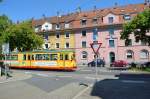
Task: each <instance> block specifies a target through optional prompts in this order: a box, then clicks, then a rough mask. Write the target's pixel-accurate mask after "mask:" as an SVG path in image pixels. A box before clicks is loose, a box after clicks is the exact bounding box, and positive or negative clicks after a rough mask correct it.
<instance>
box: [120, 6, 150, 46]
mask: <svg viewBox="0 0 150 99" xmlns="http://www.w3.org/2000/svg"><path fill="white" fill-rule="evenodd" d="M149 33H150V9H146V10H145V11H143V12H142V13H140V14H138V15H137V16H136V17H135V18H134V19H133V20H132V21H130V22H128V23H125V24H124V25H123V31H122V32H121V39H125V40H126V42H127V43H128V41H129V35H130V34H134V36H135V40H136V42H139V41H142V42H145V43H147V44H148V45H149V46H150V35H149Z"/></svg>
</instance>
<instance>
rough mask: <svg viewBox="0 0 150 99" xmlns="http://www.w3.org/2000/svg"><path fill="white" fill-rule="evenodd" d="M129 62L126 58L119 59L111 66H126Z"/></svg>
mask: <svg viewBox="0 0 150 99" xmlns="http://www.w3.org/2000/svg"><path fill="white" fill-rule="evenodd" d="M127 65H128V63H127V62H126V61H124V60H117V61H114V62H113V63H111V64H110V66H111V67H126V66H127Z"/></svg>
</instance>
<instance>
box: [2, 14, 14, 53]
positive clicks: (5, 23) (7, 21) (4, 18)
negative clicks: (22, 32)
mask: <svg viewBox="0 0 150 99" xmlns="http://www.w3.org/2000/svg"><path fill="white" fill-rule="evenodd" d="M10 25H12V22H11V20H10V19H9V18H8V17H7V16H6V15H1V16H0V53H1V51H2V47H1V46H2V44H3V43H4V37H3V34H4V33H5V32H6V29H7V28H8V27H9V26H10Z"/></svg>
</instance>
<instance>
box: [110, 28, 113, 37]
mask: <svg viewBox="0 0 150 99" xmlns="http://www.w3.org/2000/svg"><path fill="white" fill-rule="evenodd" d="M109 35H110V36H112V35H114V29H113V28H111V29H109Z"/></svg>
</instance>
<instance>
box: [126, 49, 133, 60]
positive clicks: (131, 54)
mask: <svg viewBox="0 0 150 99" xmlns="http://www.w3.org/2000/svg"><path fill="white" fill-rule="evenodd" d="M126 56H127V59H132V58H133V51H131V50H128V51H127V53H126Z"/></svg>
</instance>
